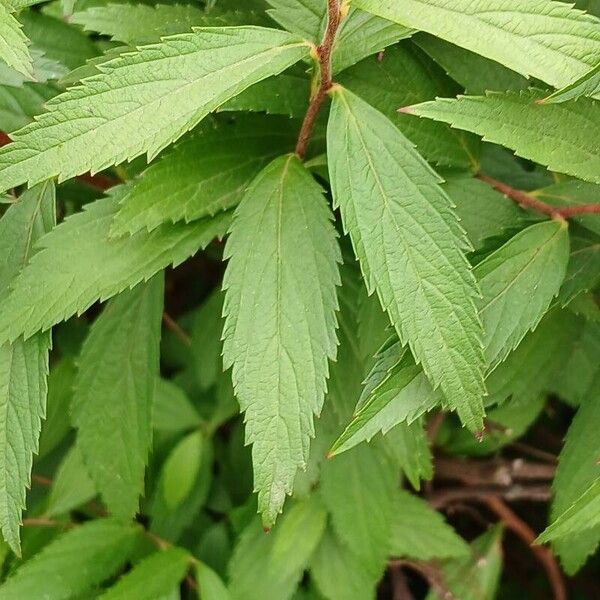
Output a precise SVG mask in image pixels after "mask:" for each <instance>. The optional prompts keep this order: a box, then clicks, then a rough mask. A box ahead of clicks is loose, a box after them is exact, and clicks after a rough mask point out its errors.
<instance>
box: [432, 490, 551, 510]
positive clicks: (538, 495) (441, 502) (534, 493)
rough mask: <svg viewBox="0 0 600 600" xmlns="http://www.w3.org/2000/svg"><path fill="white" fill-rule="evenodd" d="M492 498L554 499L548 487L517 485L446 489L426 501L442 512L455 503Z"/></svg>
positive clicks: (545, 500) (433, 493)
mask: <svg viewBox="0 0 600 600" xmlns="http://www.w3.org/2000/svg"><path fill="white" fill-rule="evenodd" d="M490 497H493V498H504V499H505V500H509V501H516V500H524V501H529V502H547V501H548V500H550V498H551V497H552V491H551V490H550V487H549V486H547V485H521V484H515V485H512V486H509V487H499V486H493V485H487V486H485V485H482V486H478V487H459V488H446V489H443V490H439V491H435V492H432V493H431V494H428V495H427V497H426V500H427V502H429V504H430V505H431V506H432V507H433V508H435V509H438V510H440V509H443V508H445V507H447V506H448V505H450V504H453V503H455V502H469V501H473V502H483V501H485V500H486V499H487V498H490Z"/></svg>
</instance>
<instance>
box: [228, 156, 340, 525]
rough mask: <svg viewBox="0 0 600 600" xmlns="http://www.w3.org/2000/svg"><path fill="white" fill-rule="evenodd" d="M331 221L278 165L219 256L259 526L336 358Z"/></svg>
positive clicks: (281, 161) (295, 171)
mask: <svg viewBox="0 0 600 600" xmlns="http://www.w3.org/2000/svg"><path fill="white" fill-rule="evenodd" d="M331 218H332V215H331V212H330V211H329V208H328V206H327V203H326V202H325V199H324V197H323V194H322V189H321V188H320V186H319V185H318V184H317V183H316V182H315V181H314V180H313V178H312V176H311V175H310V174H309V173H308V171H306V170H305V169H304V167H303V166H302V164H301V163H300V161H299V160H298V159H297V158H296V157H295V156H293V155H289V156H283V157H281V158H278V159H276V160H275V161H273V162H272V163H271V164H270V165H269V166H267V167H266V168H265V169H264V170H263V171H262V172H261V173H260V174H259V175H258V177H257V178H256V179H255V180H254V182H253V183H252V184H251V186H250V188H249V190H248V192H247V193H246V195H245V196H244V198H243V200H242V202H241V204H240V205H239V207H238V208H237V211H236V213H235V217H234V221H233V224H232V226H231V233H230V236H229V239H228V241H227V246H226V248H225V257H226V258H227V259H228V260H229V262H228V265H227V270H226V272H225V278H224V282H223V289H224V290H225V291H226V294H225V306H224V310H223V312H224V314H225V315H226V321H225V326H224V331H223V339H224V350H223V357H224V366H225V368H229V367H230V366H233V376H232V377H233V383H234V387H235V392H236V395H237V397H238V399H239V402H240V406H241V408H242V410H243V411H244V412H245V413H246V414H245V422H246V441H247V443H251V444H253V446H252V456H253V464H254V469H255V471H254V485H255V489H256V491H258V507H259V511H260V512H261V513H262V514H263V522H264V524H265V526H266V527H269V526H271V525H272V524H273V523H274V522H275V518H276V516H277V513H278V512H280V511H281V508H282V506H283V503H284V501H285V496H286V494H290V493H291V491H292V484H293V481H294V477H295V475H296V472H297V470H298V469H299V468H304V467H305V465H306V460H307V458H308V450H309V443H310V437H311V436H314V425H313V415H315V414H319V413H320V411H321V406H322V405H323V396H324V394H325V387H326V379H327V375H328V359H333V358H335V354H336V334H335V327H336V318H335V310H336V309H337V300H336V290H335V286H336V284H339V274H338V264H337V263H338V262H339V261H340V251H339V248H338V245H337V241H336V233H335V230H334V228H333V225H332V223H331ZM297 365H303V367H302V369H298V368H297Z"/></svg>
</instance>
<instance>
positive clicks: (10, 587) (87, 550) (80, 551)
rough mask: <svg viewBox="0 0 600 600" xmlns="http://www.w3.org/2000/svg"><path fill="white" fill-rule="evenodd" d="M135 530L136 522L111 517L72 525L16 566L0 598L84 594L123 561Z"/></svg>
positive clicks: (59, 598)
mask: <svg viewBox="0 0 600 600" xmlns="http://www.w3.org/2000/svg"><path fill="white" fill-rule="evenodd" d="M139 531H140V530H139V527H137V526H134V525H130V524H128V525H124V524H122V523H118V522H116V521H114V520H112V519H96V520H94V521H90V522H88V523H85V524H84V525H81V526H80V527H76V528H75V529H72V530H71V531H68V532H67V533H64V534H63V535H61V536H59V537H58V538H57V539H56V540H54V541H53V542H51V543H50V544H48V545H47V546H46V547H45V548H44V549H43V550H42V551H41V552H39V553H38V554H36V555H35V556H34V557H33V559H31V560H28V561H27V562H25V563H24V564H23V565H22V566H20V567H19V568H18V569H17V570H16V571H15V572H14V574H13V575H11V576H10V577H9V578H8V580H7V581H6V582H5V583H4V584H2V585H1V586H0V600H15V599H16V598H52V600H69V599H70V598H74V597H77V596H78V595H79V594H84V592H87V591H89V590H90V589H91V588H93V587H94V586H96V585H97V584H99V583H101V582H102V581H104V580H105V579H108V578H109V577H110V576H111V575H113V574H114V573H115V571H117V569H119V567H121V565H123V563H125V562H126V560H127V559H128V558H129V557H130V555H131V553H132V551H133V549H134V545H135V542H136V538H137V536H138V535H139ZM84 597H86V595H84ZM87 597H89V594H87Z"/></svg>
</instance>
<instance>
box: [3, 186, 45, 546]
mask: <svg viewBox="0 0 600 600" xmlns="http://www.w3.org/2000/svg"><path fill="white" fill-rule="evenodd" d="M55 220H56V214H55V192H54V185H53V184H52V183H49V182H47V183H44V184H41V185H39V186H37V187H35V188H33V189H31V190H29V191H28V192H25V193H24V194H23V195H22V196H21V198H20V201H19V202H18V203H16V204H13V205H11V206H10V207H9V208H8V210H7V211H6V212H5V213H4V215H3V216H2V219H0V295H1V297H3V298H5V297H6V294H7V290H8V287H9V286H10V285H11V284H12V282H13V281H14V278H15V276H16V275H17V274H18V273H19V271H20V270H21V269H22V268H23V265H25V263H26V262H27V261H28V260H29V258H30V257H31V256H32V255H33V253H34V250H33V245H34V244H35V242H36V241H37V240H38V239H39V238H40V237H41V236H43V235H44V234H45V233H46V232H47V231H49V230H50V229H51V228H52V226H53V225H54V222H55ZM50 345H51V339H50V334H49V333H41V334H38V335H36V336H34V337H32V338H29V339H28V340H26V341H24V340H23V339H21V338H20V339H17V340H15V341H14V342H13V343H12V344H10V343H5V344H3V345H0V527H1V529H2V535H3V537H4V539H5V540H6V542H7V543H8V544H9V545H10V547H11V548H12V549H13V551H14V552H16V553H17V554H20V541H19V526H20V524H21V513H22V511H23V509H24V508H25V496H26V489H27V488H28V487H29V485H30V482H31V466H32V463H33V455H34V453H36V452H37V450H38V441H39V436H40V429H41V420H42V418H43V417H44V416H45V413H46V396H47V393H48V382H47V377H48V369H49V363H48V351H49V349H50Z"/></svg>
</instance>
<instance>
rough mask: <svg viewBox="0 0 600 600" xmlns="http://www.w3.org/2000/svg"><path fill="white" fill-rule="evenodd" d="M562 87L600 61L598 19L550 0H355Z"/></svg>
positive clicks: (408, 25) (398, 21)
mask: <svg viewBox="0 0 600 600" xmlns="http://www.w3.org/2000/svg"><path fill="white" fill-rule="evenodd" d="M352 3H353V5H355V6H357V7H359V8H362V9H364V10H368V11H370V12H372V13H374V14H377V15H379V16H381V17H384V18H386V19H390V20H393V21H396V22H397V23H401V24H402V25H406V26H407V27H413V28H414V29H420V30H422V31H426V32H428V33H431V34H433V35H435V36H436V37H440V38H443V39H445V40H447V41H448V42H452V43H453V44H456V45H457V46H462V47H463V48H466V49H467V50H472V51H473V52H476V53H477V54H481V55H482V56H485V57H487V58H491V59H493V60H495V61H497V62H499V63H501V64H503V65H504V66H506V67H508V68H510V69H512V70H513V71H517V72H518V73H521V74H522V75H525V76H530V75H531V76H533V77H537V78H538V79H541V80H542V81H545V82H546V83H549V84H550V85H554V86H557V87H561V86H564V85H568V84H569V83H571V82H572V81H573V80H574V79H576V78H578V77H581V76H582V75H584V73H585V72H586V71H588V70H589V68H590V67H592V66H595V65H596V64H597V63H598V62H599V61H600V21H599V20H598V19H597V18H596V17H593V16H591V15H587V14H585V13H583V12H581V11H579V10H576V9H574V8H572V7H571V6H570V5H569V4H564V3H562V2H554V1H550V0H527V2H523V0H452V1H451V2H449V1H448V0H352Z"/></svg>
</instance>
